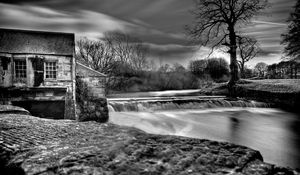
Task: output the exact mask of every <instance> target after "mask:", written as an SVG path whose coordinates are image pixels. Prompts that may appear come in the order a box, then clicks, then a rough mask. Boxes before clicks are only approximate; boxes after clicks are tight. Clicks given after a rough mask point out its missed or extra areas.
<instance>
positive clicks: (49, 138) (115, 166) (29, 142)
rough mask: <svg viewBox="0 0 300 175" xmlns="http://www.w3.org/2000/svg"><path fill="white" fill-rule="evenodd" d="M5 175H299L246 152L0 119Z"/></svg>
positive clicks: (85, 126)
mask: <svg viewBox="0 0 300 175" xmlns="http://www.w3.org/2000/svg"><path fill="white" fill-rule="evenodd" d="M0 131H1V132H0V158H1V159H0V163H1V166H0V168H1V169H0V171H1V174H2V172H3V173H4V174H5V173H6V174H241V175H242V174H299V173H297V172H295V171H293V170H291V169H288V168H280V167H277V166H275V165H271V164H268V163H264V162H263V159H262V156H261V154H260V153H259V152H258V151H255V150H252V149H250V148H247V147H244V146H238V145H234V144H230V143H225V142H216V141H209V140H201V139H192V138H185V137H177V136H160V135H152V134H146V133H144V132H142V131H140V130H137V129H133V128H127V127H120V126H117V125H113V124H110V123H107V124H99V123H96V122H76V121H71V120H51V119H41V118H36V117H33V116H28V115H16V114H0Z"/></svg>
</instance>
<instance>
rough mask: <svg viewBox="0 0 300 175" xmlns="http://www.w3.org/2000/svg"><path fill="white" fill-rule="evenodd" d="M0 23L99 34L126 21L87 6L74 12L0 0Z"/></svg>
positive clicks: (25, 27) (117, 28)
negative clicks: (9, 3) (94, 10)
mask: <svg viewBox="0 0 300 175" xmlns="http://www.w3.org/2000/svg"><path fill="white" fill-rule="evenodd" d="M0 9H1V11H0V21H1V24H0V26H1V27H11V28H23V29H35V30H50V31H62V32H75V33H95V31H97V32H98V33H99V34H101V33H104V32H106V31H110V30H124V28H125V27H126V25H128V24H127V23H126V22H123V21H119V20H118V19H115V18H113V17H110V16H108V15H105V14H101V13H95V12H91V11H87V10H79V11H77V12H76V13H71V12H64V11H58V10H53V9H49V8H45V7H39V6H28V5H22V6H18V5H8V4H2V3H0ZM23 16H26V18H22V17H23Z"/></svg>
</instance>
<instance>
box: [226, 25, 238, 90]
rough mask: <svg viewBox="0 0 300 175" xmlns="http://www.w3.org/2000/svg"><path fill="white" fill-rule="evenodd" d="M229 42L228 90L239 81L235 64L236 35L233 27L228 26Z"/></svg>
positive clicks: (236, 64)
mask: <svg viewBox="0 0 300 175" xmlns="http://www.w3.org/2000/svg"><path fill="white" fill-rule="evenodd" d="M228 29H229V40H230V49H229V54H230V75H231V78H230V81H229V83H228V85H229V88H231V87H233V86H234V85H235V84H236V82H237V81H238V80H239V75H238V70H239V68H238V63H237V57H236V49H237V45H236V34H235V31H234V25H232V26H229V27H228Z"/></svg>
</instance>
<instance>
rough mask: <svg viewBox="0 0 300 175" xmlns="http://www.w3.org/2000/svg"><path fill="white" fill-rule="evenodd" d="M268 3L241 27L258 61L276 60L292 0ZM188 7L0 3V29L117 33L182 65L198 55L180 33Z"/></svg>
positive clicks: (71, 0)
mask: <svg viewBox="0 0 300 175" xmlns="http://www.w3.org/2000/svg"><path fill="white" fill-rule="evenodd" d="M269 2H270V7H269V8H268V9H267V10H265V13H264V14H262V15H260V16H259V17H257V18H255V19H254V22H253V24H252V25H250V26H248V27H243V29H242V33H243V34H246V35H250V36H252V37H255V38H257V40H258V41H259V43H260V45H261V48H262V53H261V54H260V56H261V57H260V58H259V59H263V58H264V57H265V58H269V57H271V56H270V55H272V58H274V54H276V55H277V56H276V58H279V57H280V56H279V55H280V54H281V52H282V48H283V46H282V45H280V41H281V37H280V35H281V34H282V33H284V32H285V30H286V28H287V22H286V21H287V19H288V17H289V14H290V12H291V11H292V10H293V6H294V5H295V3H296V0H269ZM192 8H193V0H184V1H183V0H19V1H18V0H0V27H6V28H22V29H36V30H52V31H63V32H74V33H76V34H77V36H83V35H88V36H89V37H91V38H99V37H101V36H102V35H103V33H104V32H108V31H114V30H120V31H123V32H125V33H128V34H130V35H133V36H135V37H138V38H140V39H141V40H143V41H144V42H146V43H149V45H150V48H151V49H150V50H151V52H152V56H153V57H155V56H156V57H161V58H162V57H163V58H164V60H166V61H167V60H170V61H171V60H179V61H181V62H184V61H182V59H185V58H186V59H190V58H191V57H195V55H196V56H203V54H199V51H195V48H196V47H195V46H188V43H189V42H188V40H187V38H186V37H185V34H184V33H185V31H184V29H183V28H184V25H186V24H190V23H191V22H192V19H193V18H192V16H191V14H190V13H189V12H188V10H190V9H192ZM195 53H197V54H195ZM205 53H206V52H205ZM185 62H186V61H185Z"/></svg>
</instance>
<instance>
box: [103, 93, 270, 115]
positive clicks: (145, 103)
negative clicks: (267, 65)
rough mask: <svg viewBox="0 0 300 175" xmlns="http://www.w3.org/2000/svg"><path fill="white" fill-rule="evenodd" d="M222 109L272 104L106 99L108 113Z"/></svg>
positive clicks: (204, 99)
mask: <svg viewBox="0 0 300 175" xmlns="http://www.w3.org/2000/svg"><path fill="white" fill-rule="evenodd" d="M220 107H221V108H224V107H252V108H253V107H255V108H268V107H272V104H268V103H263V102H257V101H252V100H245V99H232V98H226V97H224V96H186V97H143V98H111V99H108V108H109V111H110V112H130V111H132V112H133V111H134V112H143V111H144V112H149V111H161V110H180V109H207V108H220Z"/></svg>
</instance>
